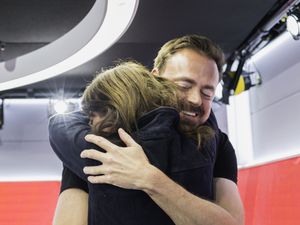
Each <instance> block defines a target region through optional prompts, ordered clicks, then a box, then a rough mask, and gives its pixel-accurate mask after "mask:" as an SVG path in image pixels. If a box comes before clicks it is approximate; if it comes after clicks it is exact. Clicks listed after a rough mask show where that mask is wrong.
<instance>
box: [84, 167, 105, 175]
mask: <svg viewBox="0 0 300 225" xmlns="http://www.w3.org/2000/svg"><path fill="white" fill-rule="evenodd" d="M83 172H84V173H85V174H87V175H103V174H105V173H106V171H105V168H104V166H86V167H84V168H83Z"/></svg>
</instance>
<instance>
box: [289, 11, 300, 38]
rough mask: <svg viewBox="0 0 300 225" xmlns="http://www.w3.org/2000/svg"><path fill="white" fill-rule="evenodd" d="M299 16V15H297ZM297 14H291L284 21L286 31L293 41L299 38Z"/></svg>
mask: <svg viewBox="0 0 300 225" xmlns="http://www.w3.org/2000/svg"><path fill="white" fill-rule="evenodd" d="M297 14H299V15H300V13H297ZM297 14H291V15H289V16H288V17H287V19H286V29H287V31H288V32H290V34H291V35H292V36H293V38H294V39H295V40H299V38H300V21H299V20H300V18H299V15H297Z"/></svg>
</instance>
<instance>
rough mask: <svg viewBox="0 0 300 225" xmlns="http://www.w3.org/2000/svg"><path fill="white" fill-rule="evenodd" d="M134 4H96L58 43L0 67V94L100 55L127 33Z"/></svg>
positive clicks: (108, 0)
mask: <svg viewBox="0 0 300 225" xmlns="http://www.w3.org/2000/svg"><path fill="white" fill-rule="evenodd" d="M138 2H139V0H96V2H95V4H94V6H93V7H92V9H91V10H90V12H89V13H88V14H87V16H86V17H85V18H84V19H83V20H82V21H81V22H80V23H79V24H78V25H77V26H76V27H74V28H73V29H72V30H71V31H69V32H68V33H67V34H65V35H64V36H62V37H61V38H59V39H58V40H56V41H54V42H52V43H51V44H48V45H47V46H45V47H43V48H40V49H38V50H36V51H33V52H31V53H28V54H26V55H23V56H21V57H18V58H16V59H13V60H9V61H7V62H2V63H0V91H3V90H8V89H11V88H16V87H20V86H24V85H28V84H31V83H35V82H38V81H42V80H45V79H48V78H51V77H54V76H57V75H59V74H62V73H64V72H66V71H68V70H71V69H73V68H75V67H77V66H79V65H82V64H83V63H86V62H87V61H89V60H91V59H93V58H94V57H96V56H97V55H99V54H101V53H102V52H104V51H105V50H106V49H108V48H109V47H110V46H111V45H113V44H114V43H115V42H116V41H117V40H118V39H119V38H120V37H121V36H122V35H123V34H124V32H125V31H126V30H127V29H128V27H129V25H130V24H131V22H132V20H133V18H134V16H135V13H136V10H137V7H138ZM8 65H9V66H10V69H8ZM12 66H13V67H14V69H13V70H12V69H11V67H12Z"/></svg>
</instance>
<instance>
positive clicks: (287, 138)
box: [250, 33, 300, 160]
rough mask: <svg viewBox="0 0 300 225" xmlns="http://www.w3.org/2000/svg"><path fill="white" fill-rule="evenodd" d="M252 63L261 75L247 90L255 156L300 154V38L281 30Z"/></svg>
mask: <svg viewBox="0 0 300 225" xmlns="http://www.w3.org/2000/svg"><path fill="white" fill-rule="evenodd" d="M253 62H254V64H255V65H256V67H257V69H258V70H259V71H260V72H261V74H262V76H263V85H262V86H261V87H257V88H253V89H252V90H250V105H251V120H252V128H253V144H254V151H253V154H254V158H255V159H259V160H264V159H267V158H274V159H276V158H284V157H289V156H293V155H297V154H300V41H295V40H293V39H292V38H291V36H290V35H289V34H288V33H284V34H283V35H282V36H281V37H279V38H278V39H277V40H275V41H274V43H271V45H270V46H267V48H266V49H264V50H263V51H262V52H261V53H259V54H258V55H257V56H255V57H254V58H253ZM264 78H265V79H264Z"/></svg>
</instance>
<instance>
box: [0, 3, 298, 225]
mask: <svg viewBox="0 0 300 225" xmlns="http://www.w3.org/2000/svg"><path fill="white" fill-rule="evenodd" d="M299 19H300V3H299V1H289V0H264V1H260V0H252V1H245V0H228V1H221V0H214V1H199V0H186V1H173V0H164V1H158V0H151V1H145V0H144V1H142V0H141V1H138V0H109V1H108V0H85V1H80V0H52V1H45V0H44V1H42V0H27V1H21V0H1V1H0V128H1V129H0V224H3V225H12V224H18V225H20V224H22V225H33V224H39V225H49V224H51V221H52V217H53V213H54V208H55V204H56V200H57V197H58V194H59V187H60V179H61V170H62V165H61V162H60V161H59V160H58V158H57V157H56V155H55V154H54V153H53V151H52V149H51V147H50V145H49V141H48V130H47V125H48V118H49V117H50V116H51V115H53V114H55V113H64V112H68V111H72V110H76V109H79V108H80V100H79V99H80V96H81V94H82V92H83V90H84V88H85V86H86V85H87V83H88V82H89V81H91V80H92V78H93V77H94V76H95V74H96V71H101V69H103V68H107V67H109V66H112V65H114V63H115V62H117V61H118V60H119V59H134V60H137V61H139V62H141V63H143V64H144V65H146V66H147V67H148V68H149V69H151V68H152V65H153V59H154V57H155V56H156V53H157V51H158V50H159V48H160V47H161V45H162V44H163V43H165V42H166V41H168V40H170V39H172V38H175V37H178V36H182V35H185V34H200V35H205V36H207V37H209V38H210V39H212V40H213V41H215V42H217V43H218V44H219V45H220V46H221V47H222V48H223V50H224V52H225V55H226V62H227V64H226V66H225V67H224V78H223V80H222V82H221V84H220V85H219V87H218V88H219V89H218V91H217V94H216V97H215V99H214V105H213V110H214V112H215V114H216V116H217V119H218V123H219V126H220V128H221V129H222V130H223V131H224V132H225V133H227V134H228V135H229V138H230V140H231V142H232V143H233V145H234V147H235V150H236V154H237V157H238V164H239V181H238V186H239V189H240V192H241V196H242V199H243V202H244V205H245V209H246V225H260V224H261V225H277V224H285V225H296V224H298V223H299V222H298V221H299V220H300V214H299V213H298V209H299V208H300V201H299V200H300V194H299V191H298V189H299V188H298V187H299V184H300V183H299V181H298V180H299V179H298V174H299V171H300V157H299V155H300V138H299V127H300V118H299V115H300V101H299V97H300V74H299V71H300V41H299V40H298V39H299V37H300V34H299V32H300V23H299Z"/></svg>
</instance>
